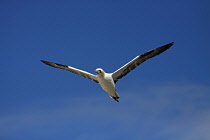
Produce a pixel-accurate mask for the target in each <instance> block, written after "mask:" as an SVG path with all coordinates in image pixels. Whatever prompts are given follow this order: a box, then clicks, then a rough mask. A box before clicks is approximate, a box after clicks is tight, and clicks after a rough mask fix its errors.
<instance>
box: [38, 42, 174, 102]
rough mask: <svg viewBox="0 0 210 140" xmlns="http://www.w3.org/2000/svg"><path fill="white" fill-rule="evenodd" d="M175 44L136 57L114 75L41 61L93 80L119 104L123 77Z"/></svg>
mask: <svg viewBox="0 0 210 140" xmlns="http://www.w3.org/2000/svg"><path fill="white" fill-rule="evenodd" d="M173 44H174V43H173V42H172V43H169V44H166V45H164V46H161V47H158V48H156V49H153V50H151V51H148V52H146V53H143V54H141V55H138V56H136V57H135V58H134V59H133V60H131V61H130V62H128V63H127V64H125V65H124V66H122V67H121V68H119V69H118V70H116V71H115V72H113V73H106V72H105V71H104V70H103V69H101V68H97V69H96V70H95V72H96V74H97V75H94V74H91V73H88V72H86V71H83V70H80V69H76V68H74V67H71V66H66V65H62V64H58V63H53V62H48V61H44V60H41V61H42V62H43V63H45V64H47V65H49V66H52V67H55V68H60V69H64V70H67V71H70V72H73V73H75V74H78V75H81V76H83V77H85V78H88V79H91V80H93V81H95V82H97V83H99V84H100V85H101V87H102V89H103V90H105V91H106V92H107V93H108V94H109V96H110V97H111V98H113V99H114V100H115V101H117V102H119V100H118V99H119V98H120V96H119V95H118V93H117V92H116V82H117V81H118V80H119V79H121V78H122V77H123V76H125V75H126V74H128V73H129V72H130V71H132V70H133V69H134V68H136V67H137V66H139V65H140V64H141V63H143V62H144V61H146V60H147V59H150V58H152V57H154V56H156V55H159V54H160V53H162V52H164V51H166V50H167V49H169V48H170V47H171V46H172V45H173Z"/></svg>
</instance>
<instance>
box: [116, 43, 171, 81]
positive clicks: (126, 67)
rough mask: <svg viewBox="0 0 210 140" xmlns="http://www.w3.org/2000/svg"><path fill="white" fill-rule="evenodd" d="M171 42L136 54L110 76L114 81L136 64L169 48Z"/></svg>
mask: <svg viewBox="0 0 210 140" xmlns="http://www.w3.org/2000/svg"><path fill="white" fill-rule="evenodd" d="M173 44H174V42H172V43H169V44H166V45H164V46H161V47H158V48H156V49H153V50H151V51H148V52H146V53H143V54H141V55H138V56H136V57H135V58H134V59H133V60H131V61H130V62H128V63H127V64H125V65H124V66H122V67H121V68H119V69H118V70H116V71H115V72H113V74H112V77H113V79H114V81H115V83H116V82H117V81H118V80H119V79H120V78H122V77H123V76H125V75H127V74H128V73H129V72H130V71H132V70H133V69H135V68H136V67H137V66H139V65H140V64H141V63H143V62H144V61H146V60H148V59H150V58H152V57H154V56H157V55H159V54H161V53H162V52H164V51H166V50H167V49H169V48H170V47H171V46H172V45H173Z"/></svg>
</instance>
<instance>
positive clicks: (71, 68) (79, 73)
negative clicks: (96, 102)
mask: <svg viewBox="0 0 210 140" xmlns="http://www.w3.org/2000/svg"><path fill="white" fill-rule="evenodd" d="M41 62H43V63H45V64H46V65H49V66H51V67H54V68H59V69H63V70H67V71H70V72H73V73H75V74H78V75H81V76H83V77H85V78H88V79H91V80H93V81H95V82H96V83H98V80H97V77H96V75H93V74H91V73H88V72H86V71H83V70H79V69H76V68H74V67H71V66H66V65H62V64H58V63H53V62H48V61H44V60H41Z"/></svg>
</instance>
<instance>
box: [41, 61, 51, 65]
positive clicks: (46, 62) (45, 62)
mask: <svg viewBox="0 0 210 140" xmlns="http://www.w3.org/2000/svg"><path fill="white" fill-rule="evenodd" d="M40 61H41V62H42V63H44V64H46V65H49V63H50V62H48V61H45V60H40Z"/></svg>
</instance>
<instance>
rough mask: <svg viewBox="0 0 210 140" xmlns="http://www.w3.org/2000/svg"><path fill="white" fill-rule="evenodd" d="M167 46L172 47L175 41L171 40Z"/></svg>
mask: <svg viewBox="0 0 210 140" xmlns="http://www.w3.org/2000/svg"><path fill="white" fill-rule="evenodd" d="M166 45H167V46H169V47H171V46H172V45H174V42H171V43H169V44H166Z"/></svg>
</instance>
